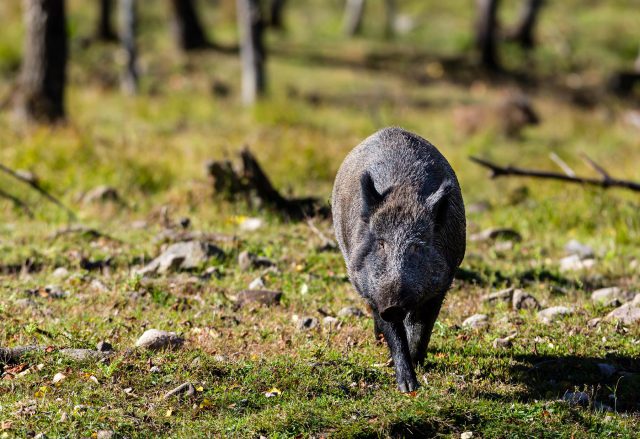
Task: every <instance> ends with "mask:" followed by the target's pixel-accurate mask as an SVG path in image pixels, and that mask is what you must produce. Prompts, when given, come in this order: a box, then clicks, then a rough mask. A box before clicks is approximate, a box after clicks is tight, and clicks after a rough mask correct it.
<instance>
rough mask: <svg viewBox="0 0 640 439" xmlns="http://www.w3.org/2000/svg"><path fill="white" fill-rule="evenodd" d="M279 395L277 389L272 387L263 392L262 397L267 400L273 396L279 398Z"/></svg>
mask: <svg viewBox="0 0 640 439" xmlns="http://www.w3.org/2000/svg"><path fill="white" fill-rule="evenodd" d="M281 394H282V392H281V391H280V390H279V389H277V388H275V387H273V388H271V389H269V390H268V391H267V392H265V394H264V396H266V397H267V398H273V397H274V396H280V395H281Z"/></svg>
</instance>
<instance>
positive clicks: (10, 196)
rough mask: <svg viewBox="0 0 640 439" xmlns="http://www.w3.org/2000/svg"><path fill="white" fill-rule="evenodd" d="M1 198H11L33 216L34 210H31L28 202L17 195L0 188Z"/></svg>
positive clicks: (30, 216)
mask: <svg viewBox="0 0 640 439" xmlns="http://www.w3.org/2000/svg"><path fill="white" fill-rule="evenodd" d="M0 198H6V199H7V200H11V201H12V202H13V204H14V205H16V206H17V207H19V208H20V209H22V210H23V211H24V213H26V214H27V215H28V216H29V218H33V212H32V211H31V209H30V208H29V206H28V205H27V203H25V202H24V201H22V200H21V199H20V198H18V197H15V196H13V195H11V194H10V193H8V192H5V191H3V190H2V189H0Z"/></svg>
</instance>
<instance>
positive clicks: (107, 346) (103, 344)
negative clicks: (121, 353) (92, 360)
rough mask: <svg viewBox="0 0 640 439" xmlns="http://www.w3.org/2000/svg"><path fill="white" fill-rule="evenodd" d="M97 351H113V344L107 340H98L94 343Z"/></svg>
mask: <svg viewBox="0 0 640 439" xmlns="http://www.w3.org/2000/svg"><path fill="white" fill-rule="evenodd" d="M96 349H97V350H98V352H113V346H111V343H109V342H108V341H100V342H98V344H97V345H96Z"/></svg>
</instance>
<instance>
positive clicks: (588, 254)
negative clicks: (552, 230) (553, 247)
mask: <svg viewBox="0 0 640 439" xmlns="http://www.w3.org/2000/svg"><path fill="white" fill-rule="evenodd" d="M564 250H565V251H566V252H567V253H568V254H569V255H578V256H579V257H580V258H581V259H587V258H593V257H594V256H595V254H594V252H593V249H592V248H591V247H589V246H588V245H585V244H583V243H581V242H580V241H577V240H575V239H572V240H571V241H569V242H567V244H566V245H565V246H564Z"/></svg>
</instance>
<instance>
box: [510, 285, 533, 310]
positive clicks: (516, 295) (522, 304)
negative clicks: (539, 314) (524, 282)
mask: <svg viewBox="0 0 640 439" xmlns="http://www.w3.org/2000/svg"><path fill="white" fill-rule="evenodd" d="M511 306H512V308H513V309H514V310H519V309H530V310H536V311H537V310H539V309H540V303H539V302H538V299H536V298H535V297H534V296H532V295H531V294H529V293H527V292H526V291H523V290H519V289H518V290H515V291H514V292H513V297H512V300H511Z"/></svg>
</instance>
